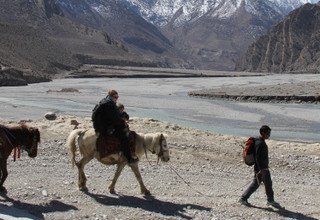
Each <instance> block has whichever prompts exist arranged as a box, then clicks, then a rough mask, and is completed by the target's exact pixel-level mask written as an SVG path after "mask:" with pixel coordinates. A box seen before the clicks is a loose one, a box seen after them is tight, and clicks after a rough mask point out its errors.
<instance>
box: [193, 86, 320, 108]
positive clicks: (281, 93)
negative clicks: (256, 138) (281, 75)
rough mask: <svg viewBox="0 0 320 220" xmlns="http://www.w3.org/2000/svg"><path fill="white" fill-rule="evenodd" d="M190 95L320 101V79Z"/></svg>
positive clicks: (240, 98) (258, 100) (232, 98)
mask: <svg viewBox="0 0 320 220" xmlns="http://www.w3.org/2000/svg"><path fill="white" fill-rule="evenodd" d="M188 94H189V95H190V96H196V97H204V98H212V99H227V100H236V101H250V102H285V103H288V102H289V103H315V104H319V103H320V86H319V81H315V82H314V81H313V82H299V83H282V84H277V85H268V86H265V85H264V86H257V85H251V86H250V85H247V86H246V87H241V88H238V87H221V88H218V89H204V90H198V91H190V92H189V93H188Z"/></svg>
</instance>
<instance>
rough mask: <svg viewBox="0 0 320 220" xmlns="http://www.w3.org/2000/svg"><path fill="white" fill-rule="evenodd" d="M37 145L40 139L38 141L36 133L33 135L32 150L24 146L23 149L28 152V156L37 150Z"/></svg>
mask: <svg viewBox="0 0 320 220" xmlns="http://www.w3.org/2000/svg"><path fill="white" fill-rule="evenodd" d="M37 143H38V139H37V135H36V134H35V133H34V134H33V140H32V146H31V147H30V148H27V147H26V146H24V145H22V146H21V149H23V150H25V151H27V152H28V154H29V153H30V152H32V151H34V150H36V149H37Z"/></svg>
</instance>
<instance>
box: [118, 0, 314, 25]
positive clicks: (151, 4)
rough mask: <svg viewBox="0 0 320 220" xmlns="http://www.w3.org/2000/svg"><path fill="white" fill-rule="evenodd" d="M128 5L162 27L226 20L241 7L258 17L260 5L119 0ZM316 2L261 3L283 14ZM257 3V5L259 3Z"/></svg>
mask: <svg viewBox="0 0 320 220" xmlns="http://www.w3.org/2000/svg"><path fill="white" fill-rule="evenodd" d="M121 1H123V2H126V3H128V4H129V5H130V6H131V7H132V8H133V9H134V10H136V11H137V12H138V13H139V14H140V15H141V16H142V17H143V18H144V19H146V20H147V21H149V22H151V23H153V24H155V25H157V26H164V25H166V24H168V23H169V22H171V21H172V19H175V21H174V25H175V26H179V25H183V24H184V23H186V22H192V21H195V20H197V19H199V18H200V17H202V16H204V15H206V16H211V17H212V18H219V19H226V18H229V17H231V16H233V15H234V14H235V13H236V12H237V10H239V8H241V7H244V8H245V10H246V11H247V12H249V13H251V14H254V15H259V14H260V13H261V5H259V4H257V1H256V0H121ZM317 1H318V0H265V1H264V2H263V3H264V4H265V5H267V6H268V7H269V8H270V9H271V10H273V11H276V12H277V13H279V14H281V15H283V16H284V15H286V14H287V13H288V12H290V11H292V10H293V9H295V8H297V7H299V6H301V5H303V4H305V3H316V2H317ZM260 3H261V2H260Z"/></svg>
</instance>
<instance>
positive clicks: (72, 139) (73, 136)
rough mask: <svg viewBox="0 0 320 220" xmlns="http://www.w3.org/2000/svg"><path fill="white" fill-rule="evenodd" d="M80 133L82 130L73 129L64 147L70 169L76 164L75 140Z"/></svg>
mask: <svg viewBox="0 0 320 220" xmlns="http://www.w3.org/2000/svg"><path fill="white" fill-rule="evenodd" d="M81 132H83V129H75V130H73V131H72V132H71V133H70V134H69V137H68V139H67V145H66V147H67V150H68V151H69V154H70V156H71V163H72V167H74V165H75V163H76V151H77V144H76V139H77V137H78V136H79V134H80V133H81Z"/></svg>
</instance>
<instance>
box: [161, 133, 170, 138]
mask: <svg viewBox="0 0 320 220" xmlns="http://www.w3.org/2000/svg"><path fill="white" fill-rule="evenodd" d="M161 135H162V136H163V137H165V138H168V137H169V136H168V134H166V133H161Z"/></svg>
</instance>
